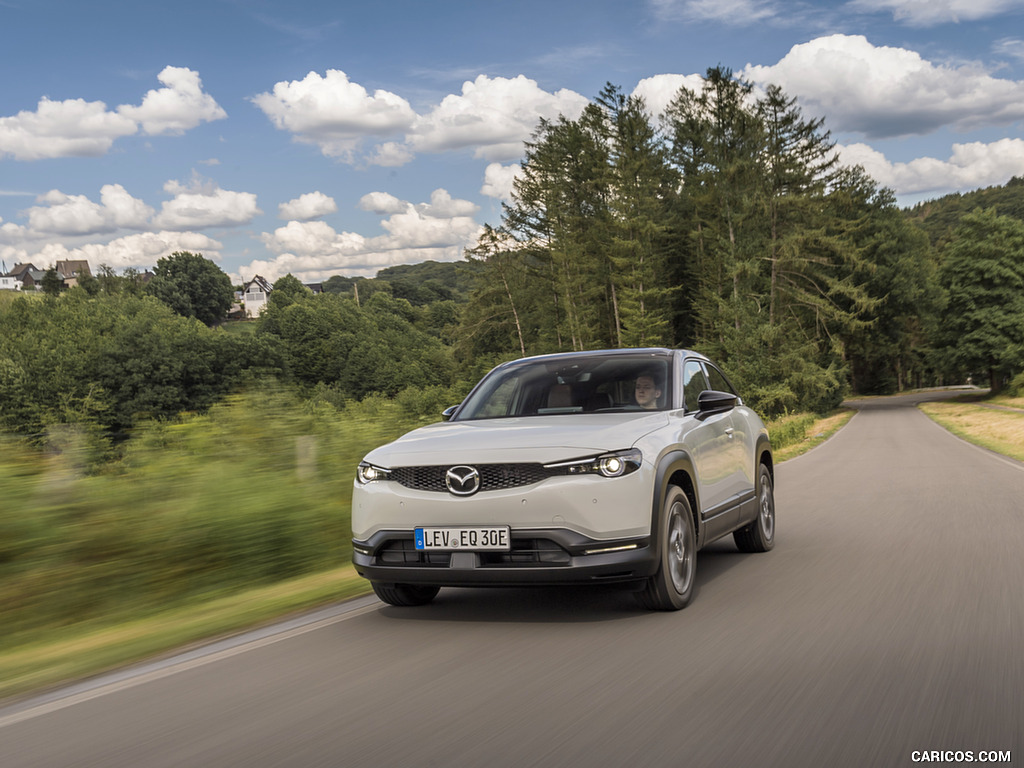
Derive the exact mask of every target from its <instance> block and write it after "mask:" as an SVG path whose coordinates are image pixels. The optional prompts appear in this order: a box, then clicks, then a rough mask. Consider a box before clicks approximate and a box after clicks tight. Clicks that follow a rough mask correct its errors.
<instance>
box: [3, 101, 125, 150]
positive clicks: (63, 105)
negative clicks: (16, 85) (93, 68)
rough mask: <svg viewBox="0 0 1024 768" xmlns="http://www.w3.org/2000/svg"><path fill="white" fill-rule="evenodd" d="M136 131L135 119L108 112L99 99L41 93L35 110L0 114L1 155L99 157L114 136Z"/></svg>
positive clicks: (110, 144) (119, 136)
mask: <svg viewBox="0 0 1024 768" xmlns="http://www.w3.org/2000/svg"><path fill="white" fill-rule="evenodd" d="M136 131H138V126H137V125H136V123H135V121H134V120H132V119H130V118H128V117H125V116H123V115H119V114H117V113H115V112H108V111H107V105H106V104H104V103H103V102H102V101H88V102H87V101H85V100H84V99H68V100H66V101H50V100H49V99H47V98H45V97H44V98H43V99H40V101H39V105H38V107H37V108H36V111H35V112H26V111H22V112H19V113H18V114H17V115H14V116H13V117H0V158H3V157H5V156H7V155H10V156H11V157H13V158H14V159H15V160H43V159H49V158H55V157H99V156H100V155H103V154H105V153H106V152H107V151H108V150H109V149H110V147H111V146H112V145H113V143H114V141H115V140H117V139H119V138H121V137H122V136H131V135H132V134H133V133H135V132H136Z"/></svg>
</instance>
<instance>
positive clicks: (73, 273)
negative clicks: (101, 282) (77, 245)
mask: <svg viewBox="0 0 1024 768" xmlns="http://www.w3.org/2000/svg"><path fill="white" fill-rule="evenodd" d="M53 268H54V269H55V270H57V274H58V275H59V276H60V278H61V279H62V280H63V281H64V287H65V288H71V287H73V286H76V285H78V279H79V278H80V277H82V276H84V275H88V276H89V277H92V272H91V271H90V269H89V262H88V261H85V260H84V259H79V260H64V261H58V262H57V263H56V264H54V265H53Z"/></svg>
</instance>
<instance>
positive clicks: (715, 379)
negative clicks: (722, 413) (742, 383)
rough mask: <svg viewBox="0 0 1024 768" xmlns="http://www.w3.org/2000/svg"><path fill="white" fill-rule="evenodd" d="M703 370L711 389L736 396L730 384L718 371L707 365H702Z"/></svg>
mask: <svg viewBox="0 0 1024 768" xmlns="http://www.w3.org/2000/svg"><path fill="white" fill-rule="evenodd" d="M704 368H705V370H707V372H708V382H709V383H710V384H711V389H715V390H718V391H719V392H729V393H730V394H733V395H735V394H736V390H735V389H733V388H732V384H730V383H729V380H728V379H727V378H725V376H723V375H722V372H721V371H720V370H718V369H717V368H715V366H713V365H709V364H707V363H705V364H704Z"/></svg>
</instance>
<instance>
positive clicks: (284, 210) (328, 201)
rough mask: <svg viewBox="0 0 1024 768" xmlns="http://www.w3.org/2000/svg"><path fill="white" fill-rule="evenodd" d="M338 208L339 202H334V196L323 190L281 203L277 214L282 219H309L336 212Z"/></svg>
mask: <svg viewBox="0 0 1024 768" xmlns="http://www.w3.org/2000/svg"><path fill="white" fill-rule="evenodd" d="M337 210H338V204H337V203H335V202H334V198H333V197H329V196H327V195H325V194H324V193H323V192H307V193H306V194H304V195H300V196H299V197H297V198H295V199H294V200H289V201H288V202H287V203H281V205H279V206H278V207H277V215H278V218H280V219H297V220H298V221H308V220H310V219H316V218H319V217H320V216H326V215H327V214H329V213H335V212H336V211H337Z"/></svg>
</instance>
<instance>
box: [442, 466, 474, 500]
mask: <svg viewBox="0 0 1024 768" xmlns="http://www.w3.org/2000/svg"><path fill="white" fill-rule="evenodd" d="M444 484H445V485H447V486H448V490H449V491H451V492H452V493H453V494H455V495H456V496H472V495H473V494H474V493H476V492H477V491H479V490H480V473H479V472H477V471H476V468H475V467H452V468H451V469H449V470H448V471H447V472H445V473H444Z"/></svg>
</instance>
